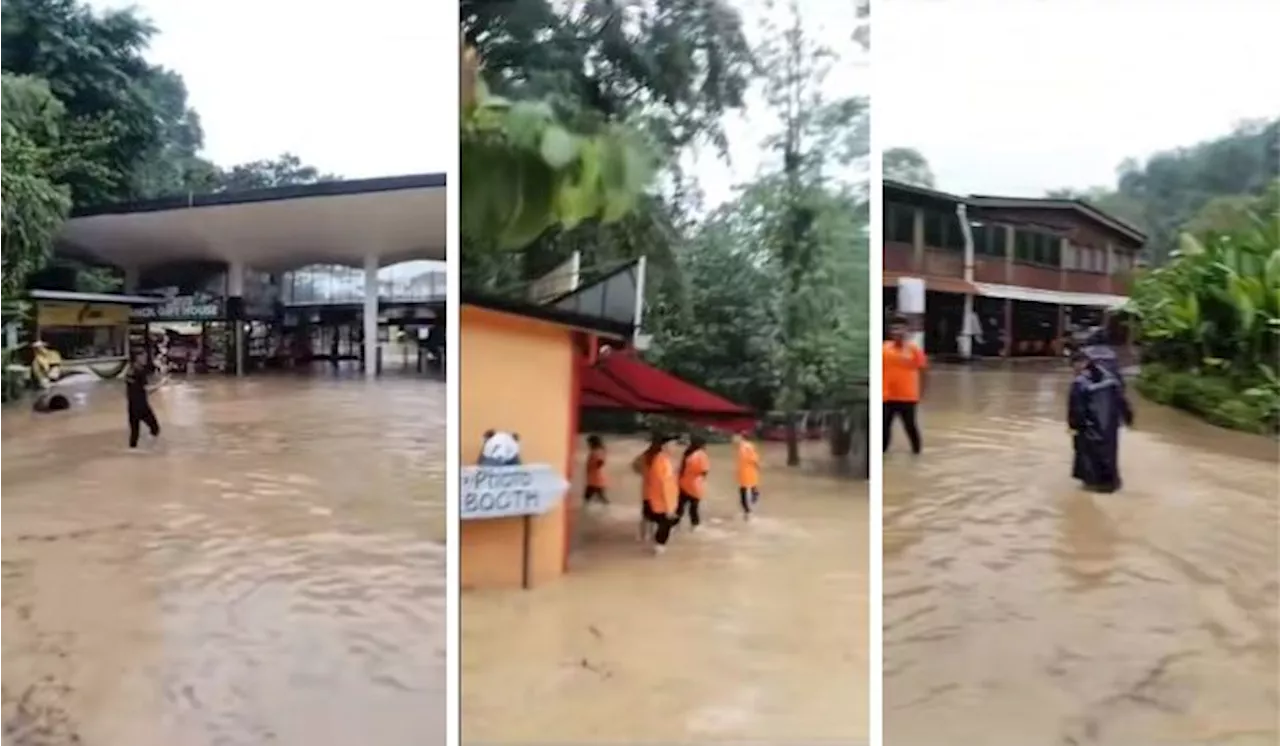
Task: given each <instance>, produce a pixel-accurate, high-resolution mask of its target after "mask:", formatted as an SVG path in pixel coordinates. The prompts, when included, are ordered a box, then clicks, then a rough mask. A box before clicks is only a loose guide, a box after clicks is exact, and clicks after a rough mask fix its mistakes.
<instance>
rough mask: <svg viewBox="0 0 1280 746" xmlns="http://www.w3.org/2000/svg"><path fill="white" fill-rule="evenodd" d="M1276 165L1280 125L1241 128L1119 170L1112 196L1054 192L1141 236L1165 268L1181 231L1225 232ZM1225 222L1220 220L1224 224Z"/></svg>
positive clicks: (1268, 180)
mask: <svg viewBox="0 0 1280 746" xmlns="http://www.w3.org/2000/svg"><path fill="white" fill-rule="evenodd" d="M1278 161H1280V118H1277V119H1273V120H1270V121H1265V120H1264V121H1252V122H1245V123H1243V124H1241V125H1239V126H1237V127H1236V128H1235V129H1234V130H1233V131H1232V132H1231V133H1230V134H1228V135H1226V136H1224V137H1220V138H1217V139H1214V140H1210V141H1207V142H1203V143H1200V144H1197V145H1194V146H1192V147H1189V148H1178V149H1176V150H1170V151H1166V152H1162V153H1157V154H1155V155H1154V156H1152V157H1151V158H1149V159H1147V161H1146V162H1145V163H1140V162H1138V161H1136V160H1133V159H1130V160H1128V161H1125V162H1124V163H1123V164H1121V166H1120V176H1119V179H1118V184H1117V186H1116V188H1115V189H1109V188H1098V187H1095V188H1093V189H1087V190H1083V191H1077V190H1057V191H1055V192H1052V193H1050V196H1061V197H1069V198H1076V199H1083V200H1084V201H1086V202H1089V203H1091V204H1093V205H1094V206H1096V207H1098V208H1099V209H1101V210H1104V211H1106V212H1108V213H1111V214H1113V215H1116V216H1117V217H1120V218H1122V219H1124V220H1126V221H1128V222H1130V223H1132V224H1133V225H1134V226H1136V227H1138V228H1140V229H1142V230H1143V231H1144V232H1146V233H1147V235H1148V237H1149V239H1148V242H1147V254H1148V255H1149V256H1148V258H1149V259H1150V261H1151V262H1152V263H1153V264H1160V263H1163V262H1164V261H1165V260H1166V259H1167V258H1169V256H1170V255H1171V253H1172V252H1173V251H1174V250H1175V249H1176V248H1177V246H1178V236H1179V235H1180V234H1181V233H1183V232H1185V231H1190V232H1192V233H1196V234H1199V233H1200V232H1202V231H1205V230H1210V229H1223V228H1224V227H1226V226H1227V225H1229V223H1230V220H1231V217H1230V214H1231V213H1232V212H1236V213H1239V210H1240V207H1241V206H1242V205H1245V204H1247V203H1248V202H1250V201H1251V200H1253V199H1255V198H1257V197H1258V196H1260V195H1263V194H1265V193H1266V190H1267V188H1268V186H1269V184H1270V183H1271V181H1272V180H1273V179H1274V178H1275V164H1276V163H1277V162H1278ZM1224 218H1225V220H1224Z"/></svg>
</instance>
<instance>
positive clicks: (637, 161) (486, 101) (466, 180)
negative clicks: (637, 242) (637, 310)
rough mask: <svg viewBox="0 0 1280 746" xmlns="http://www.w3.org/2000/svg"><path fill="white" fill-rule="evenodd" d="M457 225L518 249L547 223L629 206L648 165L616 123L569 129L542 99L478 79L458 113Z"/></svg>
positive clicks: (482, 241) (609, 217) (617, 214)
mask: <svg viewBox="0 0 1280 746" xmlns="http://www.w3.org/2000/svg"><path fill="white" fill-rule="evenodd" d="M461 142H462V153H461V162H462V186H461V192H462V194H461V200H462V201H461V205H462V208H461V209H462V233H463V235H464V236H465V237H466V238H467V239H468V240H469V241H471V242H473V243H474V244H479V245H493V246H496V247H497V248H498V249H501V250H512V249H521V248H524V247H525V246H528V245H529V244H531V243H533V242H534V241H535V240H537V238H538V237H539V236H541V235H542V234H543V233H544V232H545V231H547V230H548V229H549V228H552V227H553V226H555V227H561V228H563V229H565V230H572V229H573V228H576V227H577V226H578V225H580V224H581V223H583V222H585V221H587V220H591V219H597V220H599V221H600V222H602V223H612V222H615V221H617V220H620V219H621V218H623V217H624V216H626V215H627V214H628V213H630V212H631V211H632V210H633V209H634V208H635V206H636V203H637V201H638V199H639V197H640V195H641V193H642V192H643V190H644V188H645V187H646V186H647V185H648V183H649V180H650V178H651V176H652V174H653V166H652V163H651V161H650V158H649V155H648V153H647V151H646V149H645V147H644V146H643V145H642V144H641V142H640V141H639V139H638V138H637V137H636V136H635V135H634V134H633V133H632V132H630V131H629V130H627V129H626V128H625V127H623V126H621V125H608V126H606V127H604V128H602V129H601V130H599V131H597V132H571V131H570V130H569V129H567V128H566V127H565V125H564V124H562V123H561V122H560V121H559V119H558V118H557V116H556V114H555V112H554V111H553V109H552V107H551V106H550V105H548V104H546V103H544V102H534V101H516V102H512V101H508V100H506V99H503V98H499V97H496V96H490V95H488V93H487V92H486V91H485V89H484V86H483V85H480V86H478V89H477V92H476V102H475V105H474V106H472V107H470V108H469V110H467V111H464V113H463V121H462V132H461Z"/></svg>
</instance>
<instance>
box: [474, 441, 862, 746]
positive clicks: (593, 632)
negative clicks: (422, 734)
mask: <svg viewBox="0 0 1280 746" xmlns="http://www.w3.org/2000/svg"><path fill="white" fill-rule="evenodd" d="M609 447H610V449H611V453H612V458H611V464H610V472H611V473H610V479H611V484H612V487H611V488H610V494H611V499H612V500H613V504H611V505H610V506H608V507H601V506H593V507H592V509H591V511H590V512H589V513H587V514H586V515H585V517H584V518H583V519H582V520H581V521H580V523H579V528H580V533H579V535H578V536H577V537H575V538H576V544H577V548H576V549H575V551H574V553H573V555H572V559H571V570H570V572H569V574H568V575H566V576H564V577H563V578H562V579H560V580H558V581H555V582H553V583H550V584H547V585H545V586H542V587H539V588H535V589H533V590H530V591H476V592H468V593H466V594H464V596H463V599H462V654H461V655H462V718H463V723H462V731H463V738H464V742H466V743H475V744H481V743H490V744H492V743H541V744H549V743H566V744H572V743H597V744H598V743H622V742H626V743H658V742H662V743H668V744H669V743H700V742H708V741H736V742H739V743H741V742H743V741H748V740H749V741H753V742H754V741H759V742H768V741H773V742H779V743H781V742H784V740H785V742H787V743H803V742H806V741H809V742H813V741H823V742H827V743H839V744H856V743H863V742H865V741H866V738H867V670H868V667H867V616H868V606H867V592H868V587H867V565H868V556H867V551H868V550H867V541H868V532H867V528H868V523H867V490H866V483H864V482H855V481H851V480H840V479H837V478H833V477H830V476H823V475H821V474H819V473H816V470H795V471H792V470H788V469H786V467H784V466H783V465H782V458H783V455H784V454H783V452H782V449H781V448H780V447H779V446H776V445H774V444H762V445H761V452H762V456H763V457H764V459H765V460H766V467H765V469H764V473H763V476H762V487H761V492H762V497H761V501H760V507H759V513H758V515H757V516H756V517H755V518H754V519H753V520H752V521H751V522H749V523H745V522H743V520H742V519H741V517H740V514H739V509H738V504H737V489H736V486H735V483H734V481H733V479H734V477H733V474H734V472H733V460H732V458H733V457H732V455H731V452H730V450H729V447H728V446H712V447H711V448H710V449H709V452H710V456H711V475H710V479H709V482H710V484H709V493H708V497H707V498H705V500H704V507H703V526H702V527H701V528H700V529H698V531H697V532H694V533H690V532H689V531H688V529H687V524H686V525H685V526H683V527H681V528H680V529H679V530H677V532H676V533H675V534H674V535H673V536H672V538H671V543H670V545H669V549H668V551H667V553H666V554H664V555H662V556H660V557H654V556H652V555H651V554H650V553H649V552H647V551H646V549H645V547H644V546H643V545H641V544H640V543H639V542H638V539H637V533H638V532H637V523H638V518H639V505H640V500H639V485H638V482H637V479H638V478H637V477H635V476H634V475H632V474H630V473H629V470H628V469H626V468H625V464H626V463H627V462H629V461H630V459H631V458H632V457H633V456H634V455H635V454H636V453H638V452H639V451H640V450H641V449H642V444H640V443H639V442H635V441H630V442H628V441H618V440H615V441H612V442H610V443H609ZM806 458H809V459H813V460H815V461H818V462H821V461H822V460H823V459H825V458H826V457H824V456H822V455H821V446H820V445H818V446H817V447H815V448H813V449H812V452H811V453H808V452H807V453H806ZM579 476H580V475H579ZM578 494H580V486H575V488H574V495H575V498H573V499H580V498H578V497H576V495H578Z"/></svg>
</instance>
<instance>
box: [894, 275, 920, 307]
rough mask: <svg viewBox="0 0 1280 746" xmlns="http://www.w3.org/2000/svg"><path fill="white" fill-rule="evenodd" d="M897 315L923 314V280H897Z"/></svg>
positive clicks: (904, 278)
mask: <svg viewBox="0 0 1280 746" xmlns="http://www.w3.org/2000/svg"><path fill="white" fill-rule="evenodd" d="M898 313H909V314H915V313H924V280H922V279H920V278H919V277H899V278H898Z"/></svg>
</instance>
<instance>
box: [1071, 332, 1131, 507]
mask: <svg viewBox="0 0 1280 746" xmlns="http://www.w3.org/2000/svg"><path fill="white" fill-rule="evenodd" d="M1071 364H1072V367H1073V368H1074V370H1075V373H1076V377H1075V379H1074V380H1073V381H1072V382H1071V394H1070V396H1069V398H1068V404H1067V424H1068V426H1069V427H1070V428H1071V434H1072V438H1073V444H1074V447H1075V449H1074V450H1075V459H1074V463H1073V465H1072V469H1071V476H1072V477H1073V478H1074V479H1078V480H1080V482H1081V483H1082V484H1083V485H1084V487H1085V489H1087V490H1091V491H1093V492H1115V491H1116V490H1118V489H1120V487H1121V484H1122V481H1121V479H1120V425H1121V423H1123V424H1125V425H1126V426H1130V425H1132V424H1133V409H1132V408H1131V407H1130V406H1129V399H1128V397H1126V396H1125V391H1124V385H1123V384H1122V383H1121V382H1120V379H1119V378H1117V377H1116V376H1115V375H1112V374H1111V373H1110V372H1109V371H1107V369H1106V368H1105V367H1104V366H1103V365H1100V364H1098V363H1097V362H1095V361H1094V360H1092V359H1091V358H1090V357H1089V355H1087V354H1086V353H1085V352H1084V351H1078V352H1076V353H1075V354H1073V355H1072V357H1071Z"/></svg>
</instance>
